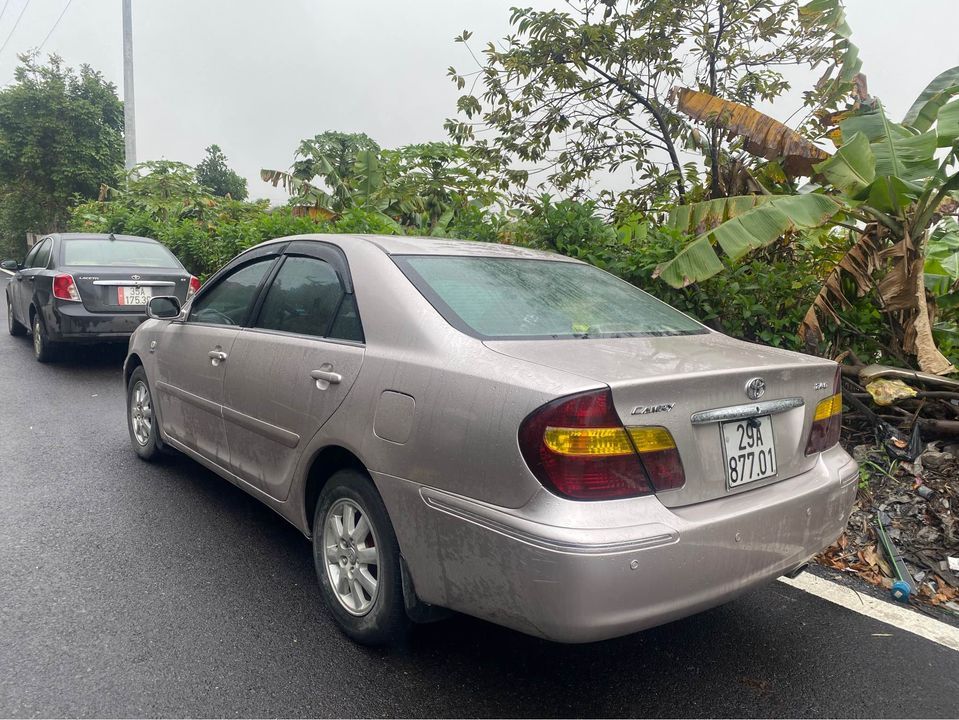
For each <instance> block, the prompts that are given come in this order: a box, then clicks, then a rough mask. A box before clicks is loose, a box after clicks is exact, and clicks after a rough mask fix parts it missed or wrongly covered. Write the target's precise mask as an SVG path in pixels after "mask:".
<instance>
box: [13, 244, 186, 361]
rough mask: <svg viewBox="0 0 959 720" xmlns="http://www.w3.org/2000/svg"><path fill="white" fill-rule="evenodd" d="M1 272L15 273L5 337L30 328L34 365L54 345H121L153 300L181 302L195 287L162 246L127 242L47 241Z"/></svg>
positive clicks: (53, 352) (45, 358)
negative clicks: (158, 297) (162, 297)
mask: <svg viewBox="0 0 959 720" xmlns="http://www.w3.org/2000/svg"><path fill="white" fill-rule="evenodd" d="M0 267H3V269H4V270H8V271H11V272H14V273H15V274H14V276H13V277H12V278H11V280H10V282H9V283H7V327H8V329H9V330H10V334H11V335H23V334H25V333H26V332H27V329H28V328H29V329H30V331H31V332H32V333H33V352H34V355H35V356H36V358H37V360H39V361H40V362H48V361H50V360H52V359H53V358H54V357H55V355H56V351H57V346H58V345H59V344H60V343H90V342H109V341H126V340H127V339H128V338H129V337H130V335H131V334H132V333H133V331H134V330H136V328H137V326H138V325H139V324H140V323H141V322H143V320H145V319H146V314H145V313H146V304H147V301H148V300H149V299H150V298H151V297H152V296H154V295H175V296H176V297H177V298H179V299H180V301H181V302H186V300H187V298H189V297H190V296H191V295H192V294H193V293H195V292H196V291H197V290H198V289H199V287H200V282H199V280H197V278H195V277H193V276H192V275H190V273H189V272H187V270H186V269H185V268H184V267H183V265H182V264H180V261H179V260H177V259H176V257H175V256H174V255H173V253H171V252H170V251H169V250H168V249H167V248H165V247H164V246H163V245H161V244H160V243H158V242H157V241H156V240H151V239H150V238H142V237H133V236H130V235H92V234H79V233H58V234H54V235H48V236H46V237H44V238H42V239H41V240H40V242H38V243H37V244H36V245H34V246H33V248H32V249H31V250H30V252H29V254H28V255H27V257H26V259H25V260H24V261H23V264H22V265H21V264H20V263H18V262H16V261H15V260H4V261H3V263H0Z"/></svg>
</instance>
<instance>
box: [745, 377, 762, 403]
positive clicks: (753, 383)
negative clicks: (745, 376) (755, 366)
mask: <svg viewBox="0 0 959 720" xmlns="http://www.w3.org/2000/svg"><path fill="white" fill-rule="evenodd" d="M765 392H766V381H765V380H763V379H762V378H761V377H757V378H753V379H752V380H748V381H747V382H746V397H748V398H749V399H750V400H758V399H759V398H761V397H762V396H763V395H764V394H765Z"/></svg>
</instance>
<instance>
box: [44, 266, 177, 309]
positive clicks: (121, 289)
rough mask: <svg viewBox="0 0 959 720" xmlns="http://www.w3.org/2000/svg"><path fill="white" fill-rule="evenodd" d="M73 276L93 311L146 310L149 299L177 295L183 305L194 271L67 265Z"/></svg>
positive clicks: (87, 307) (84, 304)
mask: <svg viewBox="0 0 959 720" xmlns="http://www.w3.org/2000/svg"><path fill="white" fill-rule="evenodd" d="M61 271H62V272H68V273H70V274H71V275H73V281H74V283H76V286H77V292H79V293H80V300H81V301H82V302H83V306H84V307H85V308H86V309H87V310H89V311H90V312H109V313H123V312H130V313H143V312H144V310H145V305H146V303H145V299H146V298H148V297H151V296H155V295H175V296H176V297H177V298H178V299H179V300H180V303H181V304H182V303H183V302H185V301H186V295H187V291H188V290H189V287H190V274H189V273H188V272H187V271H186V270H183V269H180V268H169V269H168V268H142V267H111V268H109V269H107V268H90V267H79V266H78V267H63V268H61Z"/></svg>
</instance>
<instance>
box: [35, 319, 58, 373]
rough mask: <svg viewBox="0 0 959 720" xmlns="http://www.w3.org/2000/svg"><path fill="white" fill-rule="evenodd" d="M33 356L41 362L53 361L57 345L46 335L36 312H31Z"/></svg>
mask: <svg viewBox="0 0 959 720" xmlns="http://www.w3.org/2000/svg"><path fill="white" fill-rule="evenodd" d="M33 357H35V358H36V359H37V362H41V363H48V362H53V361H54V360H56V359H57V346H56V345H54V344H53V343H52V342H50V338H48V337H47V331H46V330H44V328H43V323H42V322H41V321H40V313H38V312H35V313H34V314H33Z"/></svg>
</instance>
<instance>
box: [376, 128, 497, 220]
mask: <svg viewBox="0 0 959 720" xmlns="http://www.w3.org/2000/svg"><path fill="white" fill-rule="evenodd" d="M382 158H383V161H382V165H383V171H382V174H383V178H384V180H383V183H382V188H381V189H379V190H378V191H376V192H374V194H373V200H374V201H375V202H379V203H380V204H381V205H382V206H383V210H384V212H385V213H386V214H387V215H389V216H390V217H393V218H394V219H396V221H397V222H399V223H400V225H402V226H404V227H410V228H414V229H415V230H417V231H421V232H427V233H429V234H434V233H437V232H440V233H442V232H445V230H446V228H447V227H449V225H450V224H451V223H455V221H456V219H457V218H458V217H459V215H460V214H461V213H462V212H463V211H464V210H465V209H466V207H467V206H468V205H470V204H475V205H478V206H480V207H485V206H487V205H491V204H493V203H495V202H496V201H497V199H498V197H499V196H498V194H497V193H496V192H495V191H494V190H493V189H492V188H491V186H490V182H489V180H488V177H487V176H486V174H485V170H487V169H488V168H485V167H484V166H483V164H482V160H481V159H479V158H476V157H475V156H474V155H473V154H472V153H470V152H469V151H468V150H467V149H466V148H464V147H462V146H459V145H454V144H452V143H441V142H432V143H423V144H419V145H405V146H403V147H401V148H399V149H397V150H385V151H383V153H382Z"/></svg>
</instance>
